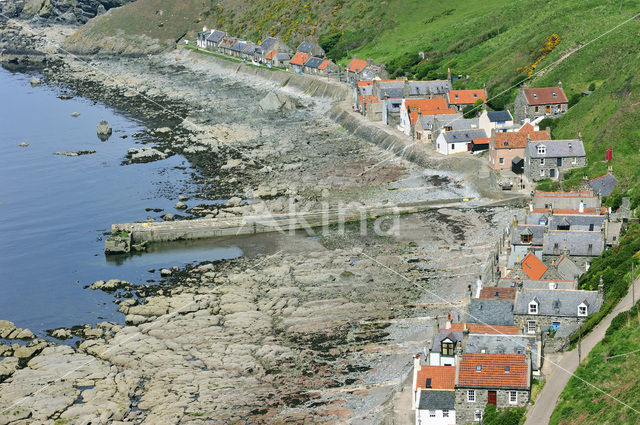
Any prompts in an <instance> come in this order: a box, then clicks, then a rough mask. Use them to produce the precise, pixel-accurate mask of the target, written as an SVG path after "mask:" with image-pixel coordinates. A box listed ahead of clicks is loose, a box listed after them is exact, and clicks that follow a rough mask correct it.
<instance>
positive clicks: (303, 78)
mask: <svg viewBox="0 0 640 425" xmlns="http://www.w3.org/2000/svg"><path fill="white" fill-rule="evenodd" d="M185 51H189V50H185ZM190 55H191V56H192V57H193V58H194V59H195V58H197V59H198V60H199V61H200V60H206V61H209V62H213V63H215V64H216V65H217V66H219V67H220V68H222V69H224V70H226V71H228V72H229V73H230V74H233V73H242V74H246V75H250V76H255V77H258V78H261V79H263V80H267V81H271V82H273V83H275V84H276V85H278V86H280V87H284V86H287V87H292V88H294V89H295V90H297V91H299V92H302V93H304V94H308V95H310V96H314V97H325V98H330V99H333V100H340V101H342V100H344V99H346V98H347V96H349V95H350V94H351V88H350V87H349V86H348V85H347V84H346V83H341V82H339V81H336V80H334V79H332V80H328V79H327V78H326V77H324V78H322V77H316V76H311V75H299V74H295V73H293V72H287V71H282V70H274V69H267V68H265V67H257V66H253V65H251V64H247V63H238V62H234V61H230V60H225V59H222V58H219V57H217V56H212V55H207V54H205V53H198V52H195V51H190Z"/></svg>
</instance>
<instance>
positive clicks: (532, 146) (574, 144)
mask: <svg viewBox="0 0 640 425" xmlns="http://www.w3.org/2000/svg"><path fill="white" fill-rule="evenodd" d="M539 145H544V146H546V148H547V150H546V152H545V153H544V154H539V153H538V146H539ZM527 149H528V150H529V156H530V157H531V158H567V157H578V156H580V157H581V156H585V152H584V145H583V144H582V141H581V140H542V141H536V142H530V143H527Z"/></svg>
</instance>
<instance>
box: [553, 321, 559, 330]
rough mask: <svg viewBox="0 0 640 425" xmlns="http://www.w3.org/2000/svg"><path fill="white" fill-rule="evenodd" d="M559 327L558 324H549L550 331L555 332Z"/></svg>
mask: <svg viewBox="0 0 640 425" xmlns="http://www.w3.org/2000/svg"><path fill="white" fill-rule="evenodd" d="M559 327H560V322H553V323H552V324H551V330H554V331H557V330H558V328H559Z"/></svg>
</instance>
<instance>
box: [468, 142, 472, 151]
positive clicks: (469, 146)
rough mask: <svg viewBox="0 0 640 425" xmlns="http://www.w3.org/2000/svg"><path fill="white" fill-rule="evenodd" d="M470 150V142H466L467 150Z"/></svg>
mask: <svg viewBox="0 0 640 425" xmlns="http://www.w3.org/2000/svg"><path fill="white" fill-rule="evenodd" d="M470 151H471V143H467V152H470Z"/></svg>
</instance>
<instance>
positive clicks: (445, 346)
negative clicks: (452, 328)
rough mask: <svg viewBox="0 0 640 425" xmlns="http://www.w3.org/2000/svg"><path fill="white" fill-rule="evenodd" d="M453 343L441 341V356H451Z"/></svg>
mask: <svg viewBox="0 0 640 425" xmlns="http://www.w3.org/2000/svg"><path fill="white" fill-rule="evenodd" d="M453 349H454V344H453V342H443V343H442V355H443V356H453Z"/></svg>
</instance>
